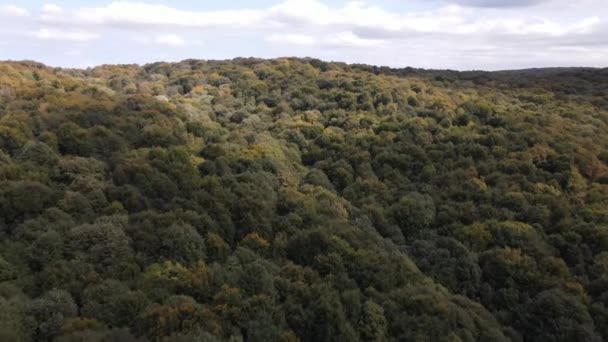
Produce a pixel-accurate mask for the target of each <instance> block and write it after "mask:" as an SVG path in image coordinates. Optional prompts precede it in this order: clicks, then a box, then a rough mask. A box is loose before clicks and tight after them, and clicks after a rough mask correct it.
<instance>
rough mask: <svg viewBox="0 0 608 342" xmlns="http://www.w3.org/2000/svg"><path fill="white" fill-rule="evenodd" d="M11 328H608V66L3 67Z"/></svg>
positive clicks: (191, 336) (120, 337)
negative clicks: (456, 68) (438, 68)
mask: <svg viewBox="0 0 608 342" xmlns="http://www.w3.org/2000/svg"><path fill="white" fill-rule="evenodd" d="M0 308H2V310H0V340H2V341H62V342H68V341H146V340H151V341H222V340H231V341H241V340H242V341H509V340H511V341H540V340H542V341H601V340H603V339H604V340H608V70H607V69H584V68H580V69H576V68H570V69H538V70H522V71H504V72H492V73H490V72H476V71H472V72H455V71H433V70H420V69H412V68H405V69H391V68H385V67H375V66H368V65H347V64H343V63H328V62H323V61H320V60H315V59H295V58H283V59H275V60H262V59H235V60H230V61H202V60H186V61H183V62H179V63H154V64H148V65H143V66H139V65H104V66H99V67H95V68H89V69H86V70H78V69H61V68H52V67H48V66H45V65H42V64H39V63H35V62H2V63H0Z"/></svg>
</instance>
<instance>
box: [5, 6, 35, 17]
mask: <svg viewBox="0 0 608 342" xmlns="http://www.w3.org/2000/svg"><path fill="white" fill-rule="evenodd" d="M0 15H6V16H15V17H26V16H29V15H30V12H29V11H28V10H26V9H25V8H21V7H17V6H15V5H2V6H0Z"/></svg>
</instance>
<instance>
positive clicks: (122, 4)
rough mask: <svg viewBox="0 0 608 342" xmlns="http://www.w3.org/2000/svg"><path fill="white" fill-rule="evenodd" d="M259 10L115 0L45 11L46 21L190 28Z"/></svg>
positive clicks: (247, 18)
mask: <svg viewBox="0 0 608 342" xmlns="http://www.w3.org/2000/svg"><path fill="white" fill-rule="evenodd" d="M260 15H261V12H260V11H254V10H227V11H208V12H196V11H182V10H178V9H175V8H172V7H169V6H165V5H157V4H147V3H143V2H128V1H115V2H112V3H110V4H109V5H107V6H104V7H86V8H80V9H76V10H73V11H70V12H69V13H63V14H62V13H51V12H46V13H45V15H43V16H42V20H43V21H44V22H46V23H55V24H60V23H70V24H74V25H98V26H104V25H117V26H127V27H128V26H131V27H137V26H165V27H166V26H175V27H191V28H213V27H223V26H231V27H244V26H250V25H252V24H256V23H259V22H260V20H261V19H262V18H261V16H260Z"/></svg>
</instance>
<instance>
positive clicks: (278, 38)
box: [266, 33, 316, 46]
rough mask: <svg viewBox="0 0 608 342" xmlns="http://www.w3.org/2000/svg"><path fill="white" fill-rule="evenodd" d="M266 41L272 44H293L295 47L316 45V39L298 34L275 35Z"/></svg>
mask: <svg viewBox="0 0 608 342" xmlns="http://www.w3.org/2000/svg"><path fill="white" fill-rule="evenodd" d="M266 41H268V42H271V43H280V44H293V45H306V46H310V45H314V44H315V42H316V41H315V39H314V38H313V37H311V36H307V35H304V34H297V33H291V34H290V33H287V34H283V33H274V34H271V35H270V36H268V37H266Z"/></svg>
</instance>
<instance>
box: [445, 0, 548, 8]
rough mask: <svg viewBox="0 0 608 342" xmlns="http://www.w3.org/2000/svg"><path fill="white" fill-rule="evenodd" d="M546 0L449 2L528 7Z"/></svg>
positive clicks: (468, 4)
mask: <svg viewBox="0 0 608 342" xmlns="http://www.w3.org/2000/svg"><path fill="white" fill-rule="evenodd" d="M547 1H548V0H450V2H451V3H455V4H459V5H463V6H470V7H494V8H500V7H503V8H504V7H529V6H534V5H538V4H540V3H543V2H547Z"/></svg>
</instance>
